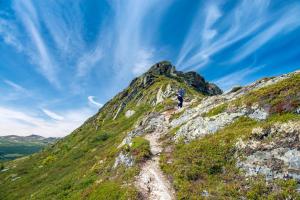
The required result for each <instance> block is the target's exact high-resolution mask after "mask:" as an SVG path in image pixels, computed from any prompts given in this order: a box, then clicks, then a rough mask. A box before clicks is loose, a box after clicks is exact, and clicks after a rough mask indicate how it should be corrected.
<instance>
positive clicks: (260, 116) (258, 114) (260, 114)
mask: <svg viewBox="0 0 300 200" xmlns="http://www.w3.org/2000/svg"><path fill="white" fill-rule="evenodd" d="M268 115H269V114H268V113H267V112H266V111H265V110H264V109H262V108H258V109H256V110H254V112H252V113H251V114H249V115H248V116H249V117H250V118H251V119H256V120H265V119H267V117H268Z"/></svg>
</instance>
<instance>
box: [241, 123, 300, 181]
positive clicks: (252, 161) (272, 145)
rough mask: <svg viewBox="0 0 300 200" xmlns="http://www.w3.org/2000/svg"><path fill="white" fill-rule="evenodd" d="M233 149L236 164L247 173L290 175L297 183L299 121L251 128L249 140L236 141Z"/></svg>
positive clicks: (299, 176) (299, 170) (269, 177)
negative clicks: (235, 155)
mask: <svg viewBox="0 0 300 200" xmlns="http://www.w3.org/2000/svg"><path fill="white" fill-rule="evenodd" d="M236 149H237V151H236V152H237V158H238V162H237V167H239V168H241V169H243V170H244V172H245V173H246V175H247V176H256V175H258V174H262V175H264V176H265V177H266V179H267V180H272V179H275V178H281V179H282V178H286V179H288V178H293V179H295V180H297V181H298V182H300V124H299V121H296V122H293V121H290V122H287V123H275V124H273V125H272V126H270V127H257V128H254V129H253V130H252V136H251V139H250V140H249V141H247V142H244V141H242V140H239V141H238V142H237V143H236Z"/></svg>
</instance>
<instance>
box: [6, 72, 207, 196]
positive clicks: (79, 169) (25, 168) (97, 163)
mask: <svg viewBox="0 0 300 200" xmlns="http://www.w3.org/2000/svg"><path fill="white" fill-rule="evenodd" d="M155 79H156V80H155V81H154V82H153V83H152V84H150V85H148V86H146V88H140V87H141V86H140V84H141V83H142V80H136V81H135V82H134V83H132V84H131V85H130V87H128V88H127V89H125V90H124V91H123V92H121V93H120V94H118V95H117V96H116V97H115V98H114V99H112V100H111V101H109V102H108V103H107V104H106V105H104V107H103V108H101V109H100V111H99V112H98V113H97V114H96V115H95V116H93V117H91V118H90V119H88V120H87V121H86V122H85V123H84V124H83V125H82V126H81V127H79V128H78V129H76V130H75V131H74V132H73V133H72V134H70V135H68V136H67V137H65V138H64V139H61V140H59V141H58V142H57V143H55V144H54V145H52V146H49V147H47V148H46V149H44V150H43V151H42V152H40V153H37V154H33V155H31V156H28V157H26V158H22V159H17V160H15V161H12V162H7V163H4V168H5V169H7V171H5V172H0V186H1V187H0V199H137V198H138V193H137V190H136V189H135V187H134V186H133V181H134V177H135V176H136V175H137V174H138V172H139V167H138V165H139V160H140V161H142V160H143V158H144V157H145V156H147V155H149V148H147V146H148V145H149V144H148V143H147V141H144V140H142V139H141V138H140V139H139V138H137V139H135V140H134V145H133V146H132V148H131V149H129V151H131V152H132V153H133V154H134V155H135V156H136V157H137V162H136V163H135V165H134V166H133V167H131V168H126V167H124V166H119V167H117V168H116V169H114V168H112V166H113V164H114V161H115V158H116V156H117V155H118V153H119V152H120V151H121V149H119V148H118V145H119V144H120V143H121V141H122V140H123V138H124V137H125V136H126V134H127V133H128V132H129V131H130V130H132V129H133V128H134V125H136V124H138V121H139V120H141V119H142V118H143V117H144V116H146V115H147V114H148V113H149V112H152V111H154V110H155V111H160V110H163V109H165V108H168V107H169V106H170V105H171V106H175V105H176V100H172V99H171V98H167V99H165V101H164V102H162V103H158V104H155V100H156V95H157V91H158V90H159V89H160V88H165V87H166V86H167V85H172V88H177V89H178V88H179V87H183V88H186V90H187V95H186V96H187V97H189V98H202V97H203V95H202V94H201V93H200V92H198V91H196V90H194V89H193V88H190V87H189V86H188V85H186V83H184V82H181V81H177V80H174V79H170V78H168V77H165V76H156V77H155ZM136 88H139V90H137V89H136ZM177 89H173V90H174V91H177ZM171 96H173V97H174V98H176V96H175V93H173V94H172V95H171ZM129 97H130V98H129ZM124 102H126V104H125V103H124ZM123 103H124V104H123ZM120 105H124V106H122V109H121V112H119V113H118V112H117V111H118V109H119V108H120ZM127 110H134V111H135V113H134V114H133V115H132V116H131V117H129V118H127V117H126V116H125V112H126V111H127ZM147 149H148V150H147Z"/></svg>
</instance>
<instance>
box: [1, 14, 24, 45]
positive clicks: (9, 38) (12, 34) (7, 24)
mask: <svg viewBox="0 0 300 200" xmlns="http://www.w3.org/2000/svg"><path fill="white" fill-rule="evenodd" d="M0 37H2V38H3V41H4V42H5V43H6V44H8V45H11V46H13V47H15V48H16V50H17V51H22V50H23V45H22V44H21V42H20V41H19V39H18V37H19V32H18V28H17V27H16V26H15V24H14V22H13V21H12V20H8V19H3V18H0Z"/></svg>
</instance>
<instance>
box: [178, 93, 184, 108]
mask: <svg viewBox="0 0 300 200" xmlns="http://www.w3.org/2000/svg"><path fill="white" fill-rule="evenodd" d="M184 93H185V91H184V89H182V88H181V89H179V90H178V93H177V99H178V107H179V108H182V106H183V97H184Z"/></svg>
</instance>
